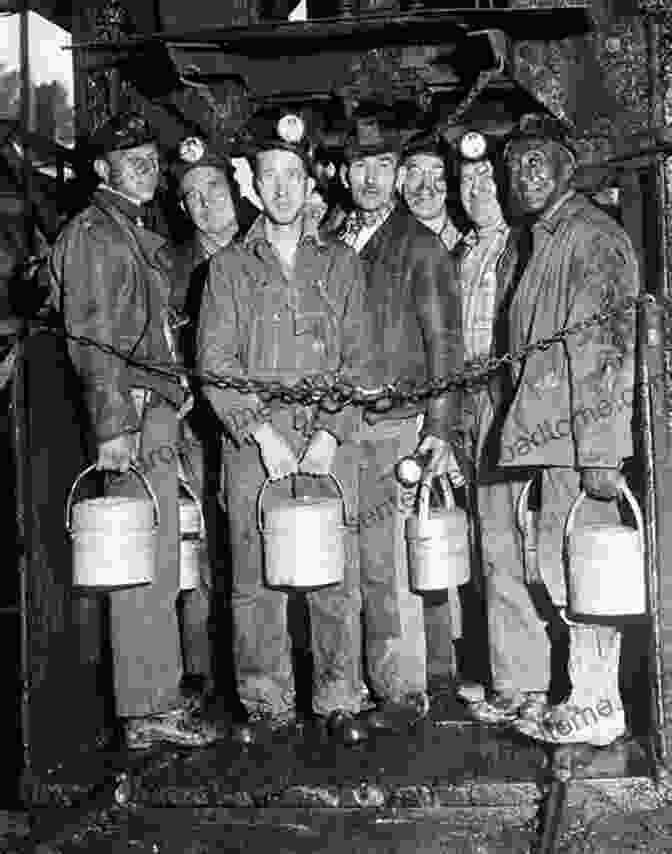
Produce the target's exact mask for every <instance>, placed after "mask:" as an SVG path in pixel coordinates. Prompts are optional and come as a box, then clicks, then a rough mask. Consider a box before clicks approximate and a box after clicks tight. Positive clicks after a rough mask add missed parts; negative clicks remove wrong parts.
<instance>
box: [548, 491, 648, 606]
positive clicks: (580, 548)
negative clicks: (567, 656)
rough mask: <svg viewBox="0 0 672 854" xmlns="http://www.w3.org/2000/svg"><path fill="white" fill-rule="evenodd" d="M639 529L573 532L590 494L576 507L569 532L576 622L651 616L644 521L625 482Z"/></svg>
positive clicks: (569, 573) (603, 527)
mask: <svg viewBox="0 0 672 854" xmlns="http://www.w3.org/2000/svg"><path fill="white" fill-rule="evenodd" d="M622 492H623V495H624V496H625V498H626V500H627V501H628V504H629V505H630V507H631V508H632V511H633V513H634V515H635V519H636V522H637V528H630V527H628V526H626V525H609V524H597V525H585V526H583V527H582V528H575V527H574V518H575V516H576V512H577V510H578V509H579V506H580V505H581V503H582V501H583V500H584V498H585V497H586V493H585V492H583V491H582V492H580V493H579V495H578V496H577V498H576V500H575V501H574V503H573V504H572V506H571V508H570V510H569V513H568V514H567V519H566V521H565V530H564V553H565V559H566V562H567V563H566V567H567V588H568V589H567V599H568V615H569V616H570V618H571V619H582V618H583V619H587V620H590V618H599V617H622V616H636V615H641V614H645V613H646V611H647V598H646V575H645V569H644V542H643V538H644V520H643V519H642V513H641V510H640V509H639V505H638V504H637V501H636V500H635V497H634V495H633V494H632V492H631V491H630V489H629V488H628V486H627V485H626V484H625V481H624V482H623V486H622Z"/></svg>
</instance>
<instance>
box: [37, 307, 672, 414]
mask: <svg viewBox="0 0 672 854" xmlns="http://www.w3.org/2000/svg"><path fill="white" fill-rule="evenodd" d="M657 302H658V303H660V304H662V305H663V306H664V309H665V311H666V313H667V314H672V300H670V299H669V298H659V299H656V298H655V297H653V296H652V295H650V294H644V295H642V296H639V297H627V298H625V299H624V300H621V301H619V302H618V303H616V304H615V305H613V306H612V307H611V308H609V309H606V310H604V311H600V312H596V313H595V314H592V315H590V316H589V317H587V318H585V319H583V320H580V321H578V322H577V323H574V324H573V325H571V326H566V327H563V328H562V329H559V330H558V331H557V332H555V333H554V334H553V335H550V336H549V337H547V338H541V339H539V340H538V341H534V342H532V343H530V344H525V345H524V346H522V347H521V348H520V349H519V350H517V351H515V352H513V353H505V354H503V355H502V356H491V357H481V358H478V359H474V360H472V361H470V362H469V363H468V364H467V365H466V367H465V369H464V370H463V371H461V372H459V373H455V374H451V375H450V376H446V377H440V378H436V379H432V380H428V381H426V382H422V383H413V382H411V381H409V380H401V379H399V380H396V381H395V382H392V383H388V384H386V385H384V386H381V387H378V388H367V387H364V386H361V385H357V384H355V383H354V382H353V381H352V380H348V379H347V378H345V377H344V376H342V375H340V374H338V373H320V374H311V375H307V376H305V377H303V378H302V379H301V380H299V381H297V382H296V383H293V384H291V385H287V384H285V383H283V382H281V381H280V380H259V379H253V378H249V377H239V376H225V375H218V374H214V373H211V372H208V373H200V372H198V371H194V370H189V369H187V368H183V367H181V366H178V365H175V364H174V363H172V362H171V363H168V362H159V361H152V360H146V359H136V358H132V357H129V356H127V355H126V354H124V353H122V352H120V351H119V350H117V349H115V348H114V347H112V346H111V345H108V344H103V343H101V342H99V341H95V340H94V339H92V338H88V337H85V336H77V335H71V334H69V333H67V332H64V331H63V330H62V329H58V328H56V327H54V326H49V327H47V328H48V330H49V331H50V332H52V333H53V334H57V335H61V336H64V337H65V338H67V339H68V340H70V341H73V342H76V343H77V344H79V345H81V346H86V347H95V348H97V349H98V350H101V351H102V352H105V353H108V354H109V355H112V356H115V357H116V358H118V359H121V360H123V361H124V362H126V363H127V364H128V365H129V366H132V367H135V368H139V369H142V370H145V371H147V372H148V373H152V374H156V375H160V376H164V377H168V378H172V379H175V380H179V379H180V378H182V377H184V378H187V379H192V380H193V381H196V382H197V383H198V384H200V385H205V386H214V387H215V388H220V389H230V390H233V391H236V392H239V393H240V394H250V395H256V396H257V397H258V398H259V399H260V400H261V401H263V402H264V403H268V402H269V401H271V400H279V401H280V402H282V403H285V404H288V405H296V404H299V405H302V406H310V405H314V404H320V405H321V406H322V407H323V408H325V409H327V410H332V411H338V410H339V409H342V408H343V407H344V406H347V405H354V406H366V407H367V408H369V409H373V410H374V411H376V412H386V411H388V410H390V409H394V408H397V407H399V406H403V405H404V404H408V403H411V404H418V403H420V402H422V401H426V400H427V399H429V398H432V397H438V396H440V395H442V394H445V393H447V392H450V391H456V390H464V389H467V390H468V389H470V388H472V387H473V386H477V385H482V384H484V383H487V382H488V380H489V379H490V378H491V377H492V376H493V375H494V374H496V373H498V372H499V371H501V370H503V369H509V368H511V367H512V366H513V365H515V364H516V363H519V362H523V361H524V360H525V359H527V358H529V357H530V356H531V355H532V354H534V353H537V352H544V351H546V350H548V349H549V348H550V347H553V346H555V345H556V344H561V343H562V342H563V341H565V340H566V339H568V338H570V337H572V336H574V335H579V334H581V333H582V332H585V331H586V330H588V329H591V328H593V327H595V326H602V325H604V324H606V323H608V322H609V321H610V320H611V319H612V318H615V317H617V316H620V315H623V314H626V313H628V312H630V311H632V310H633V309H635V308H637V306H639V305H645V304H648V305H651V304H655V303H657ZM41 329H42V330H44V327H41ZM38 331H40V330H38Z"/></svg>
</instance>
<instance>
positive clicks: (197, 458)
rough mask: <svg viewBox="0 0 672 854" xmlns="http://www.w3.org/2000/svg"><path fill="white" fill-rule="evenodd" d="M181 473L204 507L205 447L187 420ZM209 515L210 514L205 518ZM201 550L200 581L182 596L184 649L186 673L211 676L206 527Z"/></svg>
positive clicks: (183, 425)
mask: <svg viewBox="0 0 672 854" xmlns="http://www.w3.org/2000/svg"><path fill="white" fill-rule="evenodd" d="M179 452H180V453H179V466H180V469H179V473H180V479H181V480H183V481H185V482H186V483H187V484H188V486H189V488H190V489H191V491H192V492H193V494H194V496H195V497H196V499H197V500H198V501H199V502H200V504H201V507H204V505H205V503H206V500H207V496H206V489H205V461H204V448H203V444H202V443H201V441H200V439H199V438H198V436H197V435H196V433H195V432H194V431H193V430H192V429H191V427H190V426H189V424H188V422H187V421H186V419H183V420H182V421H180V443H179ZM206 518H207V517H206ZM204 534H205V536H204V539H203V541H202V543H201V544H200V549H199V553H198V563H199V576H200V584H199V586H198V587H196V588H194V589H193V590H183V591H182V592H181V594H180V597H181V599H182V650H183V657H184V670H185V673H188V674H193V675H200V676H204V677H205V678H206V679H207V680H210V679H211V678H212V656H211V649H210V633H209V621H210V610H211V601H210V600H211V597H210V591H211V589H212V572H211V569H210V552H209V548H208V535H207V529H206V531H205V532H204Z"/></svg>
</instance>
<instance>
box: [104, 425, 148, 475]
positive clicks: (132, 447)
mask: <svg viewBox="0 0 672 854" xmlns="http://www.w3.org/2000/svg"><path fill="white" fill-rule="evenodd" d="M137 444H138V438H137V434H136V433H122V434H121V436H115V438H114V439H107V440H106V441H104V442H99V444H98V459H97V461H96V468H97V469H99V470H101V471H120V472H127V471H128V470H129V468H130V466H131V463H133V462H134V461H135V457H136V453H137Z"/></svg>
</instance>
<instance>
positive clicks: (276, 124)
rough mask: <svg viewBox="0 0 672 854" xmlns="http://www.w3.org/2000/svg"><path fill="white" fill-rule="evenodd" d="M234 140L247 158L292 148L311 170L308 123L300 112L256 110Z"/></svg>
mask: <svg viewBox="0 0 672 854" xmlns="http://www.w3.org/2000/svg"><path fill="white" fill-rule="evenodd" d="M238 143H239V144H240V147H241V148H242V152H243V153H244V155H245V156H246V157H248V158H252V157H254V156H255V155H257V154H260V153H261V152H262V151H275V150H280V151H292V152H293V153H294V154H297V155H298V156H299V157H300V158H301V159H302V160H303V161H304V163H305V164H306V166H307V168H308V169H309V170H311V169H312V144H311V140H310V136H309V133H308V122H307V120H306V118H305V117H304V116H303V115H302V114H301V113H300V112H293V111H291V110H283V109H278V108H275V109H271V110H268V111H264V112H261V113H257V114H255V115H254V116H252V117H251V118H250V120H249V121H248V122H247V124H246V125H245V127H244V128H243V129H242V130H241V132H240V133H239V134H238Z"/></svg>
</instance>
